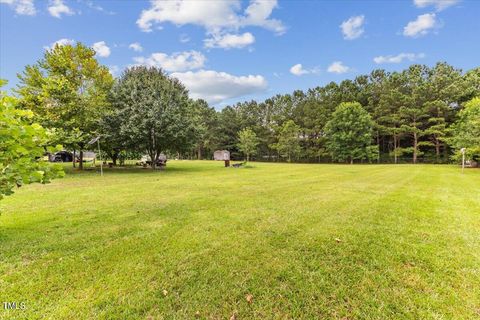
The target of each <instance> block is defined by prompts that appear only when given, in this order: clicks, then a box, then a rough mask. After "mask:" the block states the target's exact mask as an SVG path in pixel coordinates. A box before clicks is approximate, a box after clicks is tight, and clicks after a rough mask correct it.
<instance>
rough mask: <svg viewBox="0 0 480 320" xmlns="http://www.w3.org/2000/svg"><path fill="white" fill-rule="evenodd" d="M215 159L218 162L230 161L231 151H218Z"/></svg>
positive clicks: (215, 153)
mask: <svg viewBox="0 0 480 320" xmlns="http://www.w3.org/2000/svg"><path fill="white" fill-rule="evenodd" d="M213 159H214V160H216V161H226V160H230V151H228V150H217V151H215V152H214V153H213Z"/></svg>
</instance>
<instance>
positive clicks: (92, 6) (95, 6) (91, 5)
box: [85, 0, 115, 15]
mask: <svg viewBox="0 0 480 320" xmlns="http://www.w3.org/2000/svg"><path fill="white" fill-rule="evenodd" d="M85 4H86V5H87V7H89V8H90V9H93V10H96V11H100V12H103V13H105V14H108V15H114V14H115V12H113V11H108V10H105V9H104V8H103V7H102V6H99V5H98V4H96V3H94V2H93V1H89V0H88V1H85Z"/></svg>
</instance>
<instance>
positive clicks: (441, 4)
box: [413, 0, 460, 11]
mask: <svg viewBox="0 0 480 320" xmlns="http://www.w3.org/2000/svg"><path fill="white" fill-rule="evenodd" d="M459 2H460V0H413V3H414V4H415V6H416V7H418V8H425V7H428V6H434V7H435V9H437V10H438V11H441V10H443V9H446V8H448V7H450V6H453V5H455V4H457V3H459Z"/></svg>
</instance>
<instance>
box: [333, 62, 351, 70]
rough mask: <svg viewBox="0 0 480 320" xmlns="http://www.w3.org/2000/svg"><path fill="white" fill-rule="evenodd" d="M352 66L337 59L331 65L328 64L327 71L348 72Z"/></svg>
mask: <svg viewBox="0 0 480 320" xmlns="http://www.w3.org/2000/svg"><path fill="white" fill-rule="evenodd" d="M350 70H351V69H350V67H347V66H346V65H344V64H343V62H342V61H335V62H333V63H332V64H331V65H329V66H328V69H327V71H328V72H332V73H346V72H348V71H350Z"/></svg>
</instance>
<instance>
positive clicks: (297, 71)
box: [290, 63, 320, 76]
mask: <svg viewBox="0 0 480 320" xmlns="http://www.w3.org/2000/svg"><path fill="white" fill-rule="evenodd" d="M319 71H320V70H319V69H318V68H313V69H304V68H303V66H302V64H301V63H297V64H296V65H294V66H292V67H291V68H290V73H291V74H294V75H296V76H301V75H304V74H308V73H318V72H319Z"/></svg>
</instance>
